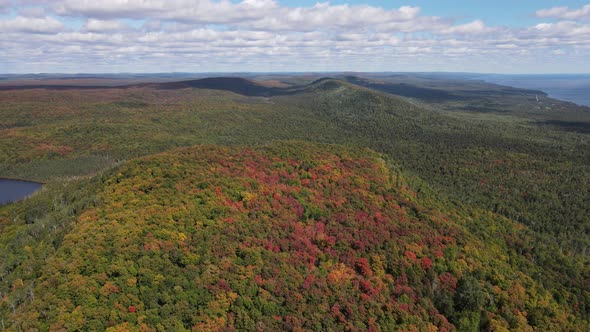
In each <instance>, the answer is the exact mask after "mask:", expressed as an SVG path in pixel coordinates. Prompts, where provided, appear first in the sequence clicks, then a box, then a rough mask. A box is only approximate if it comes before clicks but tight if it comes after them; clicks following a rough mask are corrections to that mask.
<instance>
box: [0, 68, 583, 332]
mask: <svg viewBox="0 0 590 332" xmlns="http://www.w3.org/2000/svg"><path fill="white" fill-rule="evenodd" d="M265 79H269V77H265ZM345 79H346V80H347V82H345V81H342V80H340V79H334V78H322V79H318V78H316V77H306V78H301V77H293V78H291V79H290V80H289V79H284V80H283V79H282V80H281V82H286V83H281V82H279V83H280V84H276V83H275V85H283V86H285V85H289V84H295V83H296V82H299V83H297V84H300V85H291V86H288V87H278V86H274V87H271V86H266V85H264V84H262V83H258V82H255V81H251V80H242V79H237V78H227V79H219V78H213V79H210V80H204V81H201V83H198V84H204V83H202V82H208V83H207V85H206V86H204V85H203V86H201V87H191V86H190V85H186V82H185V83H182V84H180V83H178V84H179V85H177V86H175V87H174V88H158V87H157V85H147V86H146V85H133V86H127V87H125V88H105V87H92V88H86V89H72V88H68V87H65V88H60V89H57V90H52V89H45V88H44V89H25V88H22V89H20V88H19V89H16V90H14V89H12V90H4V91H0V176H4V177H14V178H25V179H31V180H38V181H42V182H45V183H47V184H46V185H45V187H44V189H43V190H42V191H41V192H39V193H38V194H36V195H35V196H34V197H33V198H32V199H30V200H25V201H23V202H20V203H17V204H13V205H9V206H4V207H0V232H1V233H0V246H1V248H3V250H0V279H1V280H2V282H0V286H1V287H2V289H3V291H2V292H3V293H2V294H1V295H2V296H4V294H7V293H6V292H7V291H11V292H12V290H13V286H14V285H15V284H14V282H16V280H17V279H22V280H23V285H25V284H26V282H25V281H26V280H31V279H32V278H33V277H32V276H33V275H36V273H37V272H34V271H40V270H39V269H40V268H41V267H42V266H43V265H44V264H45V260H46V259H49V258H50V257H52V256H53V255H54V251H55V250H56V248H59V247H60V245H61V241H62V239H63V237H64V236H66V234H68V233H70V231H72V227H73V226H74V225H76V224H75V223H72V221H73V220H78V219H79V217H80V214H81V213H84V212H87V211H88V210H89V209H93V208H94V207H96V206H100V205H101V204H102V202H103V199H104V197H108V196H109V195H108V193H107V194H105V193H104V192H103V191H104V183H103V181H106V180H105V179H104V178H103V174H105V172H106V174H110V173H109V172H111V170H112V169H113V168H118V167H121V165H123V164H125V165H126V166H123V168H125V167H130V166H128V165H129V164H126V163H127V162H129V161H130V160H134V161H131V165H136V163H137V161H135V158H137V157H145V156H148V155H152V154H157V153H162V152H164V151H169V150H171V149H175V148H178V147H189V146H194V145H199V144H207V145H215V146H226V147H228V149H230V150H231V151H239V150H233V149H237V147H252V146H260V145H265V144H270V143H271V142H274V141H280V140H298V141H300V142H303V141H305V142H316V143H337V144H341V145H347V146H349V148H351V149H361V150H359V151H365V150H362V149H363V148H370V149H373V150H375V151H377V152H379V153H383V154H384V156H385V157H386V158H387V159H388V167H391V168H392V169H394V170H395V172H396V175H395V176H397V174H398V173H400V174H403V176H402V178H403V180H404V181H402V180H400V181H401V182H405V184H406V186H407V188H406V190H408V191H409V192H413V193H415V195H416V198H415V200H416V202H415V203H416V204H417V205H416V208H417V209H418V210H420V208H421V207H425V208H426V207H427V209H429V210H433V211H436V212H437V213H440V214H441V215H445V216H449V218H448V219H449V220H450V221H451V222H452V224H454V225H459V226H457V227H458V228H457V229H458V230H459V231H461V232H462V233H461V236H460V237H459V239H461V240H460V241H458V243H460V245H459V244H458V246H459V247H458V248H464V249H465V255H464V259H465V261H468V262H469V264H468V265H474V266H478V265H482V266H489V269H491V270H493V269H495V270H498V271H502V272H501V273H500V274H499V275H494V276H492V277H489V278H488V277H484V276H485V275H489V273H492V272H485V273H484V272H477V273H476V274H475V275H474V278H475V279H477V280H484V279H485V280H488V279H490V280H492V281H491V284H497V283H498V282H499V281H498V280H504V279H506V278H509V279H510V280H512V279H511V278H512V276H515V275H518V276H519V278H520V276H523V278H525V279H526V280H528V281H526V282H527V286H523V287H525V288H526V290H527V291H530V292H533V293H535V294H537V293H538V294H545V296H546V298H544V299H542V300H538V301H540V302H542V303H543V305H545V304H547V303H554V304H555V303H556V305H555V308H560V309H559V310H558V311H554V310H553V309H551V310H550V311H547V310H545V309H543V310H545V311H543V310H541V309H539V310H530V311H527V315H528V316H527V317H528V318H527V323H528V324H531V325H535V326H542V324H541V323H539V321H543V319H540V318H538V317H541V316H546V315H549V316H550V317H549V318H548V319H549V320H554V319H556V317H557V316H560V317H561V318H559V319H560V321H562V322H564V320H563V319H565V318H563V317H566V316H567V315H566V316H561V314H558V312H559V313H564V312H565V313H568V314H571V315H572V316H567V317H568V318H567V323H563V324H564V326H567V327H570V326H571V327H572V328H571V330H576V328H578V329H579V326H581V325H580V324H582V323H580V322H583V321H588V318H589V316H590V306H588V303H590V293H589V292H588V280H590V262H589V256H588V254H587V253H588V248H589V247H590V238H589V237H588V235H587V234H588V232H589V231H590V228H589V227H590V219H589V218H590V217H589V216H590V211H589V209H588V207H589V206H590V192H589V191H588V188H590V136H588V134H587V132H586V131H584V130H579V128H581V129H584V128H586V126H587V124H588V123H590V115H589V114H590V112H588V109H587V108H583V107H577V106H575V105H572V104H571V103H564V102H560V101H557V100H553V99H550V98H544V99H542V100H539V101H538V100H536V97H535V93H534V92H531V91H526V90H519V89H509V88H506V87H500V86H496V85H489V84H484V83H482V82H473V81H466V82H465V81H460V80H456V79H454V80H441V79H438V78H437V79H433V78H425V77H422V76H421V77H398V76H391V77H379V79H375V78H370V77H368V78H352V77H348V78H345ZM355 80H357V81H358V80H364V81H363V82H364V83H362V84H363V85H365V86H364V87H362V86H359V85H356V84H354V83H355ZM190 82H194V81H190ZM367 82H369V83H367ZM225 83H227V84H225ZM356 83H358V82H356ZM401 83H403V84H405V85H404V86H402V87H407V86H411V87H412V89H414V90H412V91H422V90H420V89H431V90H436V91H435V92H436V93H437V94H439V93H440V91H444V93H443V94H446V95H448V96H452V98H447V99H445V98H443V99H436V98H434V99H433V98H431V99H429V98H426V99H420V95H409V96H405V97H404V96H398V95H393V94H391V93H386V92H385V91H376V90H374V89H372V88H371V86H367V84H377V85H379V86H381V87H382V86H383V85H385V86H390V85H392V86H394V87H395V86H398V85H399V84H401ZM158 84H159V83H158ZM171 84H172V85H173V86H174V84H173V83H171ZM191 84H193V83H191ZM359 84H360V83H359ZM252 86H255V87H256V89H259V88H260V89H265V90H261V91H266V92H264V93H263V94H262V95H252V93H250V95H248V92H240V90H243V89H246V88H249V87H252ZM235 87H240V88H239V89H237V88H235ZM415 89H418V90H415ZM234 90H235V91H234ZM428 91H430V90H428ZM390 92H395V91H390ZM267 93H268V94H267ZM299 144H302V149H305V148H309V149H310V151H316V149H318V147H317V146H316V147H314V146H308V145H306V144H307V143H299ZM300 152H302V153H303V151H300ZM235 153H238V152H235ZM238 154H239V153H238ZM320 155H321V154H318V156H320ZM158 158H164V157H161V156H160V157H158ZM148 159H149V158H148ZM164 159H166V158H164ZM162 163H163V165H168V164H167V162H165V160H162ZM142 174H143V173H141V172H139V173H138V176H139V175H142ZM187 174H188V173H187ZM342 195H347V193H342ZM171 197H173V196H171ZM396 197H397V196H396ZM182 202H183V204H184V203H185V201H182ZM142 211H143V210H142ZM140 212H141V211H140ZM126 213H127V212H126ZM134 214H137V213H135V212H134ZM439 230H440V229H438V228H434V229H428V232H430V231H432V232H435V233H436V232H438V231H439ZM435 233H432V234H435ZM428 234H430V233H428ZM416 238H418V236H417V237H416ZM469 243H471V244H469ZM27 248H30V249H32V248H37V249H35V250H36V251H35V253H34V257H32V258H34V260H33V261H28V260H29V259H32V258H31V253H29V252H28V250H29V249H27ZM474 248H475V249H477V250H475V249H474ZM500 258H501V260H504V259H507V260H508V261H507V262H504V263H506V264H507V266H508V267H502V266H500V265H499V264H500V261H499V259H500ZM469 260H471V261H469ZM478 261H479V262H483V263H477V264H476V262H478ZM27 262H28V263H27ZM461 264H463V263H461ZM502 264H503V263H502ZM484 270H485V271H490V270H488V269H487V268H486V269H484ZM15 271H16V272H15ZM474 273H475V272H474ZM481 273H483V274H481ZM492 275H493V273H492ZM457 276H459V275H457ZM27 278H28V279H27ZM527 278H530V279H527ZM64 280H65V279H64ZM486 282H487V281H486ZM19 285H20V283H18V282H17V286H19ZM535 285H537V286H538V287H540V288H539V291H537V288H536V287H537V286H535ZM15 287H16V286H15ZM502 287H503V288H501V289H507V288H506V287H507V286H506V285H504V286H502ZM15 289H18V291H15V292H12V293H11V296H16V299H13V298H10V300H9V302H7V304H6V307H4V309H3V310H4V311H3V316H0V320H1V319H4V320H5V321H6V319H8V318H7V316H6V315H8V313H9V312H10V311H11V310H12V309H11V308H12V306H16V305H17V304H20V303H22V302H23V301H25V302H26V301H28V300H26V299H28V298H31V297H34V298H38V294H37V293H36V292H32V293H31V292H30V290H31V288H30V287H29V286H26V287H20V286H19V287H16V288H15ZM543 292H546V293H543ZM426 297H428V298H430V297H431V296H430V295H428V296H426ZM494 297H495V296H494ZM494 301H495V300H494ZM535 301H536V300H535ZM431 302H433V303H434V307H435V308H437V310H438V311H439V313H441V314H443V315H444V316H445V317H447V319H448V321H449V322H450V324H454V325H457V326H458V325H459V320H460V319H459V317H460V316H461V315H460V314H455V313H454V311H455V310H457V309H456V308H455V305H451V306H446V308H447V309H443V307H441V304H440V303H438V304H437V302H436V301H434V300H433V301H431ZM494 303H495V302H494ZM527 305H528V306H529V308H532V307H534V305H533V304H527ZM419 306H420V307H424V308H432V305H431V304H429V303H424V304H420V305H419ZM531 306H532V307H531ZM449 308H452V310H450V309H449ZM552 308H553V307H552ZM492 309H493V308H490V309H489V312H493V313H496V311H493V310H492ZM486 310H487V309H486ZM494 310H495V309H494ZM555 310H557V309H555ZM459 311H460V310H459ZM502 315H504V316H502ZM500 316H502V317H504V318H502V319H499V318H498V319H497V320H498V322H499V323H498V324H500V325H502V324H503V325H506V324H508V325H509V326H517V325H514V324H516V323H514V322H513V319H512V318H508V317H509V316H510V315H508V314H506V313H502V314H500ZM162 317H163V316H162ZM482 317H483V316H482ZM485 317H487V314H486V316H485ZM533 317H535V318H533ZM480 318H481V317H480ZM562 318H563V319H562ZM426 321H427V320H424V321H423V322H426ZM428 321H429V320H428ZM504 321H506V322H508V323H506V322H504ZM429 322H430V323H432V324H435V325H437V324H438V323H436V322H434V321H429ZM480 322H483V323H482V324H484V326H490V325H489V324H491V323H487V321H486V320H485V319H483V318H482V320H480ZM544 323H547V324H549V323H548V322H545V321H543V324H544ZM486 324H488V325H486ZM421 326H425V325H421ZM582 330H583V329H582Z"/></svg>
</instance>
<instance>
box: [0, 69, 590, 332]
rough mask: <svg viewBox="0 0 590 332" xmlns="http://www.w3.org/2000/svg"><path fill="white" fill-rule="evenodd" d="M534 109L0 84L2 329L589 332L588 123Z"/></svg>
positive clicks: (448, 83)
mask: <svg viewBox="0 0 590 332" xmlns="http://www.w3.org/2000/svg"><path fill="white" fill-rule="evenodd" d="M277 81H280V82H281V84H277V83H276V82H277ZM271 82H272V83H271ZM538 95H539V92H538V91H533V90H523V89H516V88H508V87H501V86H496V85H492V84H487V83H483V82H479V81H465V80H459V79H441V78H437V77H426V76H414V77H399V76H391V77H378V78H376V77H351V76H336V77H333V78H322V79H320V78H319V77H297V76H294V77H290V76H285V77H272V80H271V78H268V77H258V78H257V80H248V79H236V78H223V79H204V80H195V81H183V82H173V83H150V84H136V85H128V86H124V87H112V86H108V87H107V86H93V87H85V88H83V89H80V88H78V87H76V86H66V87H64V86H59V87H55V86H54V87H51V86H34V87H30V86H29V87H26V88H24V87H19V88H14V87H8V86H7V87H4V88H1V87H0V176H1V177H9V178H24V179H30V180H36V181H42V182H44V183H46V184H45V185H44V187H43V189H42V190H40V191H39V192H37V193H36V194H35V195H33V196H32V197H30V198H29V199H26V200H24V201H21V202H18V203H13V204H9V205H5V206H0V246H1V248H2V250H0V321H1V323H2V329H6V330H26V331H33V330H40V331H47V330H51V331H59V330H64V331H65V330H106V329H108V330H110V331H126V330H138V331H139V330H141V331H160V330H162V331H164V330H171V329H173V330H191V329H192V330H218V331H233V330H269V331H274V330H293V331H301V330H349V331H366V330H371V331H390V330H402V331H454V330H458V331H478V330H488V331H508V330H518V331H533V330H547V331H550V330H569V331H585V330H587V329H588V328H590V325H589V321H590V319H589V316H590V307H589V303H590V292H589V289H590V287H589V282H590V261H589V258H588V257H589V255H588V250H589V246H590V237H589V233H590V217H589V216H590V211H589V208H588V207H589V206H590V136H588V131H587V130H585V128H587V127H588V126H589V125H590V112H589V109H588V108H584V107H580V106H577V105H574V104H571V103H567V102H561V101H558V100H554V99H551V98H548V97H546V96H544V97H543V98H541V99H540V100H539V98H538V97H537V96H538Z"/></svg>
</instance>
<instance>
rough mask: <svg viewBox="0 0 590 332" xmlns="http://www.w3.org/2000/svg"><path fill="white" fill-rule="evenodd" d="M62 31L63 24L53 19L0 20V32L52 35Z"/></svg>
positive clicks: (16, 18) (21, 18) (23, 18)
mask: <svg viewBox="0 0 590 332" xmlns="http://www.w3.org/2000/svg"><path fill="white" fill-rule="evenodd" d="M62 30H64V26H63V24H62V23H61V22H60V21H58V20H56V19H54V18H53V17H44V18H37V17H24V16H17V17H15V18H11V19H6V20H0V32H4V33H8V32H24V33H35V34H53V33H56V32H60V31H62Z"/></svg>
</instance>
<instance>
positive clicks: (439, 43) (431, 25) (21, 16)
mask: <svg viewBox="0 0 590 332" xmlns="http://www.w3.org/2000/svg"><path fill="white" fill-rule="evenodd" d="M6 1H7V0H0V4H2V3H7V2H6ZM15 3H16V2H15ZM20 3H21V4H23V3H26V5H21V6H13V7H11V8H12V11H13V12H14V13H17V14H16V15H17V16H16V17H14V18H5V19H4V20H0V32H1V33H0V49H2V52H0V72H2V71H6V70H14V69H13V68H16V67H15V66H16V65H18V64H21V66H24V67H25V68H28V69H26V70H25V71H35V68H37V67H35V66H36V65H38V64H45V65H53V66H56V68H55V69H52V70H48V69H46V68H44V69H43V70H42V71H59V70H60V69H59V68H64V70H66V71H67V70H71V71H75V72H80V71H84V69H83V68H87V69H86V70H87V71H141V70H147V71H215V70H232V71H233V70H263V71H269V70H279V71H285V70H447V71H449V70H462V71H468V70H473V71H484V70H487V71H493V70H504V71H506V70H508V69H506V68H511V67H510V66H511V65H513V63H516V62H518V63H519V64H522V63H527V61H528V62H529V63H531V64H535V67H536V64H537V63H538V62H539V61H543V62H546V63H552V61H553V63H555V66H558V65H559V63H558V62H556V61H558V60H559V61H561V63H564V62H565V60H564V59H567V64H568V65H569V64H572V66H573V64H576V63H578V64H579V63H580V62H581V63H582V65H581V67H583V68H586V69H584V70H585V71H590V67H589V64H588V63H587V61H586V60H584V59H585V56H586V57H587V58H590V25H588V24H584V22H582V21H580V20H578V18H583V17H584V16H583V15H582V14H580V13H578V12H579V11H581V10H583V9H584V8H586V7H584V8H582V9H578V10H570V9H567V8H565V9H563V8H561V9H559V8H558V9H550V10H546V11H539V12H537V15H538V16H542V15H545V16H543V17H553V18H557V17H558V16H559V15H561V16H563V17H565V16H564V15H566V16H567V15H569V18H567V19H566V18H563V19H562V20H551V22H545V23H539V24H537V25H533V26H530V27H522V28H514V27H512V28H509V27H498V26H490V25H488V24H486V22H484V21H483V20H480V19H475V20H473V21H471V22H467V23H463V22H461V23H458V22H457V21H456V20H455V19H453V18H451V17H437V16H429V15H425V14H423V12H422V11H421V9H420V8H419V7H412V6H403V7H400V8H394V9H385V8H382V7H376V6H368V5H333V4H330V3H328V2H319V3H316V4H315V5H313V6H300V7H286V6H282V5H280V4H279V1H273V0H243V1H241V2H238V1H230V0H168V1H164V0H102V1H97V0H52V1H50V0H20ZM549 11H551V12H549ZM556 55H560V56H559V57H557V56H556ZM574 55H575V56H574ZM557 59H558V60H557ZM576 61H578V62H576ZM470 66H471V67H470ZM486 66H488V67H486ZM503 66H504V67H503ZM68 68H69V69H68ZM514 68H519V69H520V68H521V67H514Z"/></svg>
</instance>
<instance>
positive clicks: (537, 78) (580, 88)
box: [481, 74, 590, 106]
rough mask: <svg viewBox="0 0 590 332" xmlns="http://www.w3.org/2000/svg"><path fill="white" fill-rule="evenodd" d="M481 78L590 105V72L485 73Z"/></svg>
mask: <svg viewBox="0 0 590 332" xmlns="http://www.w3.org/2000/svg"><path fill="white" fill-rule="evenodd" d="M481 79H483V80H485V81H488V82H491V83H496V84H501V85H508V86H513V87H516V88H524V89H534V90H541V91H544V92H546V93H547V94H548V95H549V97H551V98H554V99H559V100H565V101H570V102H573V103H576V104H578V105H584V106H590V74H580V75H565V74H564V75H557V74H556V75H485V76H483V77H481Z"/></svg>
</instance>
